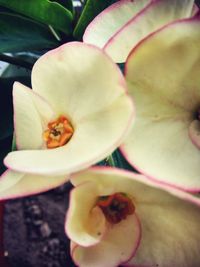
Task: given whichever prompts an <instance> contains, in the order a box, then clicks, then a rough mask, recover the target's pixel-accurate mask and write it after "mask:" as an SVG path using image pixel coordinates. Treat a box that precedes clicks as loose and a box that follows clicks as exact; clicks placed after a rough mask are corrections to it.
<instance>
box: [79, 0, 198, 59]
mask: <svg viewBox="0 0 200 267" xmlns="http://www.w3.org/2000/svg"><path fill="white" fill-rule="evenodd" d="M197 10H198V9H197V7H196V6H195V5H194V0H135V1H132V0H122V1H119V2H117V3H115V4H113V5H111V6H110V7H108V8H107V9H105V10H104V11H103V12H102V13H100V14H99V15H98V16H97V17H96V18H95V19H94V20H93V21H92V22H91V23H90V24H89V26H88V27H87V29H86V31H85V34H84V36H83V40H84V42H85V43H89V44H94V45H96V46H98V47H100V48H102V49H103V50H104V51H105V52H106V53H107V54H108V55H109V56H110V57H111V58H112V59H113V60H114V61H115V62H117V63H123V62H125V61H126V58H127V56H128V54H129V52H130V51H131V50H132V48H133V47H134V46H135V45H136V44H137V43H138V42H139V41H141V40H142V39H143V38H144V37H146V36H147V35H149V34H150V33H152V32H154V31H156V30H158V29H159V28H161V27H163V26H164V25H166V24H168V23H170V22H172V21H175V20H178V19H181V18H188V17H191V16H192V15H193V14H194V13H196V12H197Z"/></svg>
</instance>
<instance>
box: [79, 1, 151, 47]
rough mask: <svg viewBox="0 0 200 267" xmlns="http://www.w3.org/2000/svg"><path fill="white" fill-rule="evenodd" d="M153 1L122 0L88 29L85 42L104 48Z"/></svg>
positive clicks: (104, 12)
mask: <svg viewBox="0 0 200 267" xmlns="http://www.w3.org/2000/svg"><path fill="white" fill-rule="evenodd" d="M150 1H151V0H134V1H132V0H122V1H118V2H117V3H114V4H113V5H111V6H109V7H108V8H106V9H104V11H103V12H101V13H100V14H99V15H98V16H97V17H96V18H95V19H94V20H93V21H92V22H91V23H90V24H89V25H88V27H87V28H86V30H85V33H84V35H83V41H84V42H85V43H88V44H94V45H96V46H98V47H100V48H103V47H104V45H105V44H106V43H107V41H108V40H109V39H110V38H111V37H112V36H113V35H114V34H115V33H116V32H117V31H118V30H119V29H120V28H121V27H123V26H124V25H125V24H126V23H127V22H128V21H129V20H130V19H131V18H133V17H134V16H135V15H136V14H137V13H138V12H139V11H140V10H141V9H143V8H144V7H145V6H146V5H147V4H149V3H150Z"/></svg>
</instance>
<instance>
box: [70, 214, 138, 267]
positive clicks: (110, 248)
mask: <svg viewBox="0 0 200 267" xmlns="http://www.w3.org/2000/svg"><path fill="white" fill-rule="evenodd" d="M140 231H141V229H140V222H139V220H138V218H137V216H136V215H130V216H128V217H127V219H126V220H123V221H121V222H120V223H118V224H115V225H114V226H110V229H109V230H108V231H107V234H106V236H104V238H103V240H102V241H101V242H100V243H98V244H97V245H94V246H91V247H81V246H76V247H74V249H73V250H72V257H73V260H74V261H75V263H76V264H77V265H78V266H81V267H102V266H105V267H116V266H118V265H120V264H121V263H123V262H126V261H127V260H128V259H130V257H132V256H133V255H134V254H135V253H136V250H137V248H138V245H139V242H140V238H141V235H140V234H141V233H140Z"/></svg>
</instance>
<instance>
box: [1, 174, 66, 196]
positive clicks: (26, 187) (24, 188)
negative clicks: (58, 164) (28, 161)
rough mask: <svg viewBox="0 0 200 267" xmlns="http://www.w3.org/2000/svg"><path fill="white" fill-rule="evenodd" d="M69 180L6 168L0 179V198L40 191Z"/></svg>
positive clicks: (64, 176)
mask: <svg viewBox="0 0 200 267" xmlns="http://www.w3.org/2000/svg"><path fill="white" fill-rule="evenodd" d="M68 180H69V177H68V175H63V176H55V177H52V176H50V177H49V176H37V175H30V174H23V173H17V172H13V171H10V170H7V171H6V172H5V173H4V174H3V175H2V176H1V179H0V200H3V199H11V198H17V197H24V196H29V195H34V194H38V193H42V192H45V191H48V190H50V189H53V188H55V187H58V186H60V185H62V184H63V183H65V182H66V181H68Z"/></svg>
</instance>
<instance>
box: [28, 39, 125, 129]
mask: <svg viewBox="0 0 200 267" xmlns="http://www.w3.org/2000/svg"><path fill="white" fill-rule="evenodd" d="M32 85H33V90H34V91H35V92H37V93H38V94H39V95H41V96H43V97H44V98H45V99H46V100H47V101H48V102H49V103H50V104H51V105H52V107H53V108H54V110H55V111H56V112H57V113H59V114H63V115H66V116H68V117H69V119H70V120H71V122H72V124H73V126H74V127H76V125H77V124H78V123H79V121H81V120H82V119H85V118H86V117H87V116H90V115H91V114H94V113H97V112H100V111H103V110H104V109H106V108H107V107H109V106H110V105H112V103H113V102H115V101H116V100H117V98H118V97H120V96H122V95H125V90H126V85H125V81H124V77H123V75H122V73H121V71H120V69H119V68H118V67H117V66H116V65H115V64H114V63H113V62H112V61H111V60H110V58H109V57H108V56H106V54H104V53H103V52H102V51H101V50H100V49H98V48H97V47H94V46H91V45H87V44H83V43H79V42H70V43H67V44H65V45H62V46H61V47H59V48H57V49H55V50H52V51H50V52H48V53H46V54H45V55H43V56H42V57H40V58H39V60H38V61H37V62H36V63H35V65H34V67H33V71H32Z"/></svg>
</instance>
